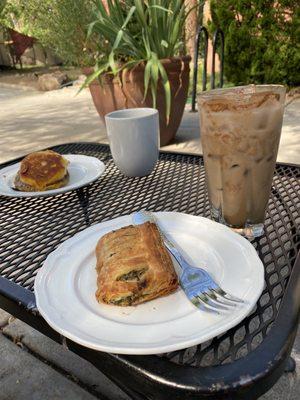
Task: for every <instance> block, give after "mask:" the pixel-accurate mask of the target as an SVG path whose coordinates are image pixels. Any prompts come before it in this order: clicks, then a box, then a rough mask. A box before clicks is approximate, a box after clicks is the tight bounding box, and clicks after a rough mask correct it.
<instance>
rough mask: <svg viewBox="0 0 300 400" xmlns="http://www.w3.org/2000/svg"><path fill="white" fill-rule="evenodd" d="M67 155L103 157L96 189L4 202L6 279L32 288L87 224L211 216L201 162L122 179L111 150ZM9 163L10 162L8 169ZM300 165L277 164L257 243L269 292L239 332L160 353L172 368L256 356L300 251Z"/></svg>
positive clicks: (0, 240)
mask: <svg viewBox="0 0 300 400" xmlns="http://www.w3.org/2000/svg"><path fill="white" fill-rule="evenodd" d="M53 149H54V150H56V151H58V152H60V153H62V154H67V153H72V154H85V155H90V156H94V157H98V158H99V159H100V160H101V161H103V162H104V163H105V164H106V170H105V173H104V174H103V175H102V176H101V177H100V179H99V180H97V181H96V182H94V183H93V184H91V185H89V186H87V187H85V188H81V189H77V190H74V191H72V192H68V193H64V194H61V195H57V196H53V197H40V198H6V197H0V229H1V235H0V276H2V277H5V278H7V279H9V280H10V281H12V282H15V283H16V284H18V285H20V286H21V287H23V288H25V289H27V290H30V291H33V285H34V279H35V276H36V274H37V271H38V269H39V268H40V267H41V266H42V264H43V261H44V260H45V259H46V257H47V255H48V254H49V253H50V252H51V251H53V250H54V249H55V248H56V247H57V246H58V245H59V244H60V243H62V242H63V241H64V240H66V239H68V238H70V237H71V236H73V235H74V234H75V233H77V232H79V231H81V230H83V229H85V228H86V227H88V226H90V225H93V224H96V223H99V222H102V221H106V220H109V219H111V218H115V217H118V216H121V215H126V214H130V213H132V212H134V211H136V210H139V209H148V210H150V211H180V212H185V213H189V214H193V215H201V216H205V217H208V216H209V202H208V198H207V191H206V187H205V173H204V166H203V159H202V157H201V156H197V155H187V154H178V153H166V152H165V153H164V152H162V153H161V154H160V160H159V162H158V164H157V166H156V168H155V170H154V171H153V172H152V174H151V175H149V176H148V177H142V178H128V177H124V176H123V175H122V174H121V173H120V172H119V171H118V169H117V168H116V166H115V164H114V163H113V160H112V157H111V154H110V150H109V147H108V146H107V145H101V144H96V143H73V144H65V145H60V146H55V147H54V148H53ZM8 164H9V163H7V164H6V165H8ZM299 191H300V167H299V166H295V165H288V164H277V166H276V171H275V174H274V180H273V186H272V191H271V195H270V200H269V204H268V209H267V214H266V220H265V235H263V236H262V237H261V238H258V239H255V240H253V241H252V244H253V246H254V247H255V249H256V251H257V253H258V255H259V257H260V258H261V260H262V261H263V263H264V266H265V289H264V291H263V293H262V295H261V297H260V299H259V301H258V302H257V306H256V308H255V310H253V312H252V313H251V314H250V315H249V316H248V317H247V318H245V319H244V320H243V321H242V322H241V323H240V324H238V325H237V326H236V327H234V328H232V329H230V330H229V331H228V332H226V333H225V334H223V335H221V336H219V337H217V338H214V339H213V340H210V341H208V342H206V343H203V344H201V345H198V346H194V347H192V348H189V349H185V350H180V351H176V352H172V353H168V354H163V355H159V356H158V357H163V358H165V359H167V360H169V361H170V362H172V363H176V364H183V365H190V366H196V367H199V366H212V365H220V364H225V363H229V362H233V361H234V360H237V359H239V358H241V357H243V356H245V355H247V354H248V353H250V352H252V351H253V350H254V349H255V348H256V347H257V346H258V345H259V344H260V343H261V342H262V341H263V340H264V339H265V337H266V336H267V335H268V332H269V330H270V328H271V327H272V324H273V323H274V321H275V320H276V317H277V314H278V309H279V306H280V304H281V301H282V298H283V296H284V295H285V292H286V287H287V283H288V282H289V278H290V275H291V273H292V270H293V265H294V262H295V259H296V256H297V252H298V250H299V247H300V237H299V230H298V228H299V222H300V216H299V209H298V208H297V207H299Z"/></svg>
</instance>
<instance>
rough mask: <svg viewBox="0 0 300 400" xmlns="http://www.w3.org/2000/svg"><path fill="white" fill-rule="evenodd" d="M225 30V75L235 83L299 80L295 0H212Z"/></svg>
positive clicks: (215, 21)
mask: <svg viewBox="0 0 300 400" xmlns="http://www.w3.org/2000/svg"><path fill="white" fill-rule="evenodd" d="M211 14H212V22H211V23H210V24H209V28H210V30H211V32H212V31H214V30H215V29H216V28H217V27H220V28H221V29H222V30H223V31H224V34H225V65H224V67H225V75H226V77H227V79H228V80H229V81H231V82H233V83H234V84H248V83H283V84H287V85H290V86H293V85H299V84H300V72H299V71H300V69H299V65H300V51H299V44H298V43H299V30H300V8H299V6H298V2H297V1H294V0H279V1H272V0H266V1H260V0H254V1H251V2H249V1H243V0H211Z"/></svg>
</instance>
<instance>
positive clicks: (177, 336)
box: [35, 212, 264, 354]
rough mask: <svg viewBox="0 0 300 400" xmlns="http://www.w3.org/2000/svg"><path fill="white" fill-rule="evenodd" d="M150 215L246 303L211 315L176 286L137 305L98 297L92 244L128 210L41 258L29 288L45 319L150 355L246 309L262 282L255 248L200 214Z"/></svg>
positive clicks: (222, 325)
mask: <svg viewBox="0 0 300 400" xmlns="http://www.w3.org/2000/svg"><path fill="white" fill-rule="evenodd" d="M156 216H157V218H158V220H159V222H160V224H161V226H162V227H163V229H164V230H165V231H166V232H167V233H168V234H169V235H170V236H171V237H172V239H173V241H174V242H175V243H176V244H177V245H178V247H179V248H180V249H181V250H182V252H183V253H184V254H185V256H186V258H187V259H188V260H189V261H190V262H191V263H192V264H193V265H194V266H200V267H202V268H204V269H206V270H207V271H209V273H210V274H211V275H212V276H213V278H214V279H215V280H216V281H217V282H218V283H219V284H220V286H221V287H222V288H223V289H224V290H226V291H227V292H228V293H231V294H233V295H235V296H238V297H240V298H242V299H243V300H245V304H244V305H242V306H239V307H236V308H235V309H233V310H231V311H230V312H224V313H222V314H220V315H215V314H211V313H207V312H204V311H201V310H198V309H197V308H196V307H194V306H193V305H192V304H191V303H190V302H189V300H188V299H187V298H186V296H185V294H184V292H183V291H182V289H178V290H177V291H176V292H175V293H173V294H171V295H169V296H166V297H161V298H158V299H155V300H152V301H149V302H147V303H144V304H141V305H138V306H135V307H117V306H110V305H105V304H99V303H98V302H97V301H96V298H95V291H96V271H95V265H96V258H95V246H96V243H97V241H98V240H99V238H100V237H101V236H102V235H104V234H105V233H107V232H109V231H111V230H113V229H118V228H121V227H122V226H126V225H129V224H131V217H130V216H124V217H120V218H116V219H114V220H111V221H107V222H103V223H100V224H97V225H95V226H92V227H90V228H87V229H85V230H84V231H82V232H80V233H78V234H76V235H75V236H74V237H72V238H71V239H69V240H67V241H66V242H64V243H63V244H62V245H61V246H59V247H58V248H57V249H56V250H55V251H54V252H53V253H51V254H50V255H49V256H48V257H47V259H46V261H45V263H44V265H43V267H42V268H41V269H40V271H39V272H38V275H37V277H36V280H35V295H36V300H37V306H38V309H39V311H40V313H41V314H42V316H43V317H44V318H45V319H46V321H47V322H48V323H49V325H51V326H52V327H53V328H54V329H56V330H57V331H58V332H60V333H61V334H62V335H64V336H66V337H68V338H70V339H72V340H73V341H75V342H77V343H80V344H82V345H84V346H87V347H90V348H92V349H96V350H100V351H106V352H112V353H122V354H155V353H164V352H169V351H173V350H178V349H182V348H185V347H189V346H192V345H195V344H199V343H202V342H204V341H206V340H208V339H211V338H213V337H214V336H217V335H220V334H221V333H223V332H226V331H227V330H228V329H230V328H231V327H233V326H234V325H236V324H238V323H239V322H240V321H241V320H242V319H243V318H245V317H246V316H247V315H248V314H249V313H250V312H251V310H252V309H253V307H254V305H255V304H256V302H257V300H258V298H259V296H260V294H261V292H262V290H263V286H264V267H263V264H262V262H261V261H260V259H259V257H258V256H257V253H256V251H255V249H254V247H253V246H252V245H251V244H250V243H249V242H248V241H247V240H246V239H244V238H242V237H241V236H239V235H237V234H236V233H234V232H232V231H231V230H230V229H229V228H227V227H225V226H223V225H220V224H218V223H216V222H213V221H210V220H208V219H206V218H202V217H195V216H192V215H187V214H182V213H174V212H172V213H169V212H162V213H156ZM174 263H175V261H174ZM174 265H175V268H176V269H177V270H179V266H178V265H177V264H174Z"/></svg>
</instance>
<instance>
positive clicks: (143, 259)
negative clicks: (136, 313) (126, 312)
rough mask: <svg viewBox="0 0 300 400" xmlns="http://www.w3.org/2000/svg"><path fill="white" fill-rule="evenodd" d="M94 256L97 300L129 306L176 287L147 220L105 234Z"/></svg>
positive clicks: (168, 260)
mask: <svg viewBox="0 0 300 400" xmlns="http://www.w3.org/2000/svg"><path fill="white" fill-rule="evenodd" d="M96 258H97V266H96V270H97V275H98V278H97V287H98V289H97V291H96V298H97V300H98V301H99V302H102V303H107V304H114V305H118V306H130V305H135V304H140V303H143V302H145V301H148V300H152V299H155V298H156V297H159V296H164V295H167V294H169V293H172V292H174V291H175V290H176V288H177V287H178V278H177V275H176V272H175V270H174V266H173V263H172V260H171V257H170V255H169V253H168V251H167V249H166V248H165V246H164V243H163V241H162V239H161V236H160V234H159V231H158V229H157V226H156V225H155V224H153V223H151V222H146V223H144V224H142V225H137V226H133V225H130V226H126V227H124V228H121V229H118V230H116V231H112V232H109V233H107V234H105V235H104V236H103V237H102V238H101V239H100V240H99V242H98V243H97V247H96Z"/></svg>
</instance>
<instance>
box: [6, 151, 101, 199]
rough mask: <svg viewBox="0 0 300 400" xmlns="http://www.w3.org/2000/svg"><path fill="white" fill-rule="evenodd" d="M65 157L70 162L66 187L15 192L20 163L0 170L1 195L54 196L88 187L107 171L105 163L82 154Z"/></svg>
mask: <svg viewBox="0 0 300 400" xmlns="http://www.w3.org/2000/svg"><path fill="white" fill-rule="evenodd" d="M63 156H64V157H65V158H66V159H67V160H68V161H69V162H70V163H69V165H68V171H69V175H70V179H69V182H68V183H67V185H65V186H64V187H61V188H58V189H52V190H47V191H45V192H20V191H18V190H14V189H13V187H14V179H15V176H16V174H17V172H18V171H19V168H20V163H16V164H12V165H9V166H8V167H5V168H2V169H1V170H0V195H2V196H10V197H46V196H53V195H56V194H60V193H65V192H69V191H70V190H74V189H78V188H80V187H82V186H86V185H88V184H89V183H91V182H94V181H95V180H96V179H98V178H99V176H100V175H102V174H103V172H104V170H105V165H104V164H103V162H102V161H100V160H98V158H96V157H90V156H84V155H82V154H63Z"/></svg>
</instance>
